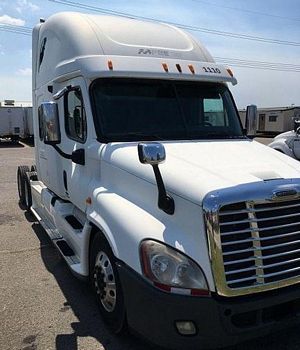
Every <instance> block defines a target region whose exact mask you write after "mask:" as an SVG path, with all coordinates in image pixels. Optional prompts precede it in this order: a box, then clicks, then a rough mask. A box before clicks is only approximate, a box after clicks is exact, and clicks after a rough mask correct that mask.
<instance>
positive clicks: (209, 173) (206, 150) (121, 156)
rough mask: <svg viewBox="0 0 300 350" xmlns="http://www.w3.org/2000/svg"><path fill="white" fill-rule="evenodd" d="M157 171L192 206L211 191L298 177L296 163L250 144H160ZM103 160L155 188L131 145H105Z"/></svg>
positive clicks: (134, 145)
mask: <svg viewBox="0 0 300 350" xmlns="http://www.w3.org/2000/svg"><path fill="white" fill-rule="evenodd" d="M162 143H163V144H164V146H165V149H166V161H165V162H164V163H162V164H160V166H159V167H160V170H161V173H162V177H163V179H164V182H165V185H166V188H167V191H169V192H171V193H175V194H177V195H179V196H181V197H183V198H185V199H188V200H191V201H193V202H195V203H201V202H202V199H203V198H204V196H205V195H206V194H207V193H208V192H210V191H213V190H217V189H221V188H228V187H233V186H237V185H240V184H245V183H251V182H259V181H264V180H272V179H279V178H284V179H285V178H286V179H288V178H300V163H299V162H298V161H295V160H294V159H292V158H290V157H288V156H286V155H284V154H281V153H279V152H277V151H275V150H273V149H271V148H269V147H267V146H264V145H262V144H260V143H258V142H256V141H252V140H230V141H229V140H212V141H183V142H162ZM103 160H104V161H106V162H108V163H110V164H111V165H112V166H114V167H118V168H121V169H123V170H124V171H127V172H128V173H130V174H132V175H134V176H137V177H139V178H142V179H144V180H146V181H148V182H151V183H153V184H155V178H154V174H153V170H152V168H151V166H150V165H145V164H141V163H140V162H139V159H138V152H137V143H127V144H124V143H113V144H108V145H106V146H105V149H104V150H103Z"/></svg>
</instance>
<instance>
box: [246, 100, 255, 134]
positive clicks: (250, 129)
mask: <svg viewBox="0 0 300 350" xmlns="http://www.w3.org/2000/svg"><path fill="white" fill-rule="evenodd" d="M256 120H257V107H256V106H255V105H250V106H247V112H246V132H247V136H248V137H249V138H254V137H255V135H256Z"/></svg>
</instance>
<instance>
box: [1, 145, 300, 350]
mask: <svg viewBox="0 0 300 350" xmlns="http://www.w3.org/2000/svg"><path fill="white" fill-rule="evenodd" d="M263 142H264V143H268V142H270V139H266V140H263ZM33 162H34V148H33V147H30V146H28V145H21V144H20V145H11V144H8V143H7V144H6V143H2V144H0V166H1V172H0V193H1V206H0V326H1V328H0V349H1V350H13V349H22V350H30V349H31V350H34V349H42V350H44V349H57V350H62V349H66V350H76V349H84V350H89V349H93V350H97V349H107V350H110V349H112V350H119V349H120V350H121V349H122V350H126V349H131V350H137V349H145V350H147V349H150V348H149V347H148V346H147V345H146V344H145V343H143V342H142V341H139V340H137V339H136V338H134V337H133V336H124V337H116V336H114V335H112V334H111V333H110V332H109V331H108V330H107V328H106V327H105V325H104V324H103V322H102V321H101V318H100V316H99V314H98V311H97V306H96V304H95V302H94V300H93V297H92V295H91V293H90V291H89V288H88V286H87V285H86V284H84V283H82V282H80V281H78V280H77V279H76V278H75V277H73V276H72V274H71V273H70V271H69V270H68V268H67V266H66V265H65V263H64V261H63V260H62V259H61V258H60V256H59V255H58V253H57V252H56V250H55V249H54V247H53V246H52V244H51V242H50V240H49V239H48V238H47V235H46V233H45V232H44V231H43V229H42V228H41V226H40V225H39V224H38V223H37V222H36V221H35V220H34V218H33V217H32V216H31V215H30V214H29V213H26V212H24V211H23V210H22V209H21V208H20V207H19V205H18V197H17V185H16V176H15V174H16V169H17V166H18V165H21V164H32V163H33ZM203 317H204V316H203ZM203 321H204V322H205V317H204V318H203ZM299 348H300V335H299V330H298V329H292V330H288V331H284V332H281V333H277V334H276V335H273V336H270V337H267V338H264V339H258V340H255V341H252V342H248V343H246V344H241V345H239V346H237V347H234V349H235V350H241V349H249V350H250V349H266V350H271V349H272V350H274V349H278V350H279V349H299ZM231 349H233V348H231Z"/></svg>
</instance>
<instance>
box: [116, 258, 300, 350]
mask: <svg viewBox="0 0 300 350" xmlns="http://www.w3.org/2000/svg"><path fill="white" fill-rule="evenodd" d="M117 265H118V271H119V276H120V280H121V284H122V288H123V294H124V299H125V305H126V312H127V321H128V325H129V327H130V328H131V329H132V330H133V331H134V332H136V333H137V334H138V335H140V336H142V337H143V338H146V340H148V341H150V342H151V343H154V344H156V345H159V346H162V347H166V348H171V349H180V350H183V349H193V350H196V349H206V348H217V347H224V346H229V345H233V344H236V343H239V342H242V341H245V340H247V339H251V338H255V337H259V336H262V335H266V334H269V333H272V332H274V331H276V330H278V329H282V328H286V327H289V326H292V325H295V324H296V323H298V322H300V286H297V287H293V288H288V289H281V290H276V291H273V292H270V293H264V294H262V295H253V296H247V297H243V298H237V297H236V298H230V299H229V298H220V297H218V296H216V295H212V296H211V297H196V296H184V295H176V294H169V293H166V292H163V291H160V290H158V289H157V288H155V287H153V286H152V285H151V284H149V283H148V282H147V281H145V280H144V279H143V278H142V277H141V276H140V275H139V274H137V273H136V272H135V271H133V270H132V269H130V268H128V267H127V266H126V265H124V264H122V263H118V264H117ZM176 321H193V323H194V324H195V325H196V328H197V334H196V335H194V336H183V335H180V334H179V333H178V331H177V329H176V327H175V322H176Z"/></svg>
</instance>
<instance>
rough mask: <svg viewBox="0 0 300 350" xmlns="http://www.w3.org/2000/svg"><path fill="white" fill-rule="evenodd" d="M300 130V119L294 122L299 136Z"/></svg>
mask: <svg viewBox="0 0 300 350" xmlns="http://www.w3.org/2000/svg"><path fill="white" fill-rule="evenodd" d="M299 128H300V119H295V120H294V131H295V132H296V133H297V134H299Z"/></svg>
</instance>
